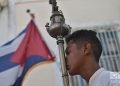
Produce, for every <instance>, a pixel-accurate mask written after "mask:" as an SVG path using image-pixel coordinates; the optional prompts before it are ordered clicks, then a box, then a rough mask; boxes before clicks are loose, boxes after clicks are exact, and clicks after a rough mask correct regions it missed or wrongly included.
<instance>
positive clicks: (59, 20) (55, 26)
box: [45, 0, 71, 86]
mask: <svg viewBox="0 0 120 86" xmlns="http://www.w3.org/2000/svg"><path fill="white" fill-rule="evenodd" d="M49 3H50V4H51V5H52V16H51V17H50V21H51V24H50V25H49V23H47V24H46V25H45V27H46V29H47V32H48V33H49V35H50V36H51V37H53V38H56V39H57V44H58V48H59V55H60V63H61V71H62V78H63V84H64V86H69V77H68V73H67V69H66V61H65V53H64V40H63V37H65V36H67V35H68V34H69V33H70V31H71V27H70V26H69V25H67V24H65V18H64V15H63V13H62V11H60V10H58V6H57V2H56V0H49Z"/></svg>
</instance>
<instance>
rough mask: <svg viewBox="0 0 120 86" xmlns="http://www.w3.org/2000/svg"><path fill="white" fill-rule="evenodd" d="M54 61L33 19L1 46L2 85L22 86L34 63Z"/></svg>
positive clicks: (0, 67) (0, 81) (0, 84)
mask: <svg viewBox="0 0 120 86" xmlns="http://www.w3.org/2000/svg"><path fill="white" fill-rule="evenodd" d="M43 61H54V56H53V54H52V53H51V52H50V50H49V49H48V47H47V45H46V43H45V41H44V40H43V38H42V36H41V35H40V33H39V31H38V29H37V27H36V25H35V23H34V21H33V20H31V21H30V22H29V24H28V25H27V27H26V29H25V30H24V31H22V32H21V33H20V34H19V35H18V36H17V37H16V38H14V39H13V40H11V41H9V42H8V43H6V44H4V45H3V46H1V47H0V86H21V84H22V82H23V79H24V76H25V74H26V73H27V71H28V70H29V69H30V67H32V66H33V65H34V64H37V63H39V62H43Z"/></svg>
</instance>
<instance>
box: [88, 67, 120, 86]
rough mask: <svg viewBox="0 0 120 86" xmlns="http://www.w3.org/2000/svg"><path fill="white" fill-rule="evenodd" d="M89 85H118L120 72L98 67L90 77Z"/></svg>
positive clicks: (119, 85) (119, 84) (119, 83)
mask: <svg viewBox="0 0 120 86" xmlns="http://www.w3.org/2000/svg"><path fill="white" fill-rule="evenodd" d="M89 86H120V73H118V72H110V71H107V70H105V69H104V68H100V69H99V70H97V71H96V72H95V73H94V74H93V75H92V77H91V78H90V80H89Z"/></svg>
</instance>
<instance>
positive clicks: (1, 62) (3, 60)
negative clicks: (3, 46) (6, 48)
mask: <svg viewBox="0 0 120 86" xmlns="http://www.w3.org/2000/svg"><path fill="white" fill-rule="evenodd" d="M12 55H13V53H10V54H7V55H5V56H2V57H0V72H3V71H5V70H8V69H9V68H12V67H14V66H16V65H17V64H15V63H13V62H11V61H10V59H11V57H12Z"/></svg>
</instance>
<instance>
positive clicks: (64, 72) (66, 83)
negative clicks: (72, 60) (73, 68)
mask: <svg viewBox="0 0 120 86" xmlns="http://www.w3.org/2000/svg"><path fill="white" fill-rule="evenodd" d="M57 45H58V48H59V56H60V63H61V71H62V78H63V84H64V86H69V77H68V72H67V69H66V61H65V53H64V40H63V37H61V36H58V37H57Z"/></svg>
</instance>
